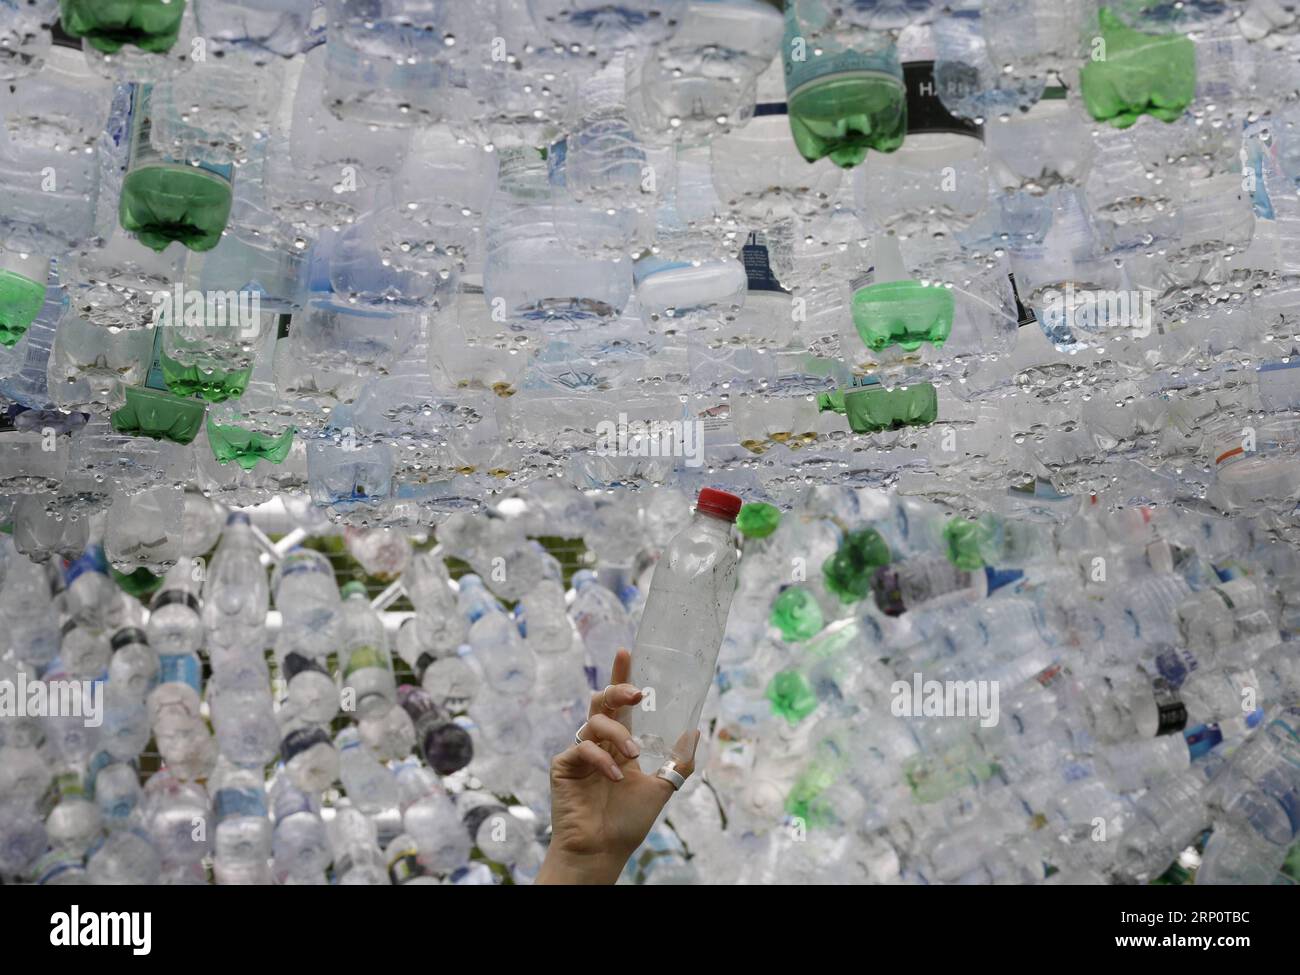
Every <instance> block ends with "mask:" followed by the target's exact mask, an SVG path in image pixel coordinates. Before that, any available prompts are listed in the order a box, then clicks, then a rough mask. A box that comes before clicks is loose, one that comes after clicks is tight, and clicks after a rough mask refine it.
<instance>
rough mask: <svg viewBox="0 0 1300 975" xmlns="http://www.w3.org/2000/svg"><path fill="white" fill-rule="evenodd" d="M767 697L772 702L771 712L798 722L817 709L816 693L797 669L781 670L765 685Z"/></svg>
mask: <svg viewBox="0 0 1300 975" xmlns="http://www.w3.org/2000/svg"><path fill="white" fill-rule="evenodd" d="M766 697H767V699H768V700H769V701H770V702H771V703H772V713H773V714H776V715H780V716H781V717H783V718H785V720H786V721H787V722H789V723H790V724H792V725H795V724H798V723H799V722H800V721H802V720H803V719H804V718H806V717H808V715H810V714H812V713H813V712H814V711H815V710H817V694H816V692H814V691H813V688H812V685H811V684H810V683H808V678H807V677H805V676H804V675H803V674H802V673H801V672H799V671H797V670H783V671H781V673H779V674H777V675H776V676H775V677H773V678H772V680H771V681H770V682H769V683H768V685H767V693H766Z"/></svg>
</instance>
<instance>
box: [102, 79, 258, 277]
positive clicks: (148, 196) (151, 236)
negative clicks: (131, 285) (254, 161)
mask: <svg viewBox="0 0 1300 975" xmlns="http://www.w3.org/2000/svg"><path fill="white" fill-rule="evenodd" d="M152 93H153V86H152V85H135V86H134V89H133V91H132V99H133V104H132V106H131V149H130V156H129V159H128V163H127V172H126V177H125V178H124V179H123V181H122V197H121V200H120V202H119V204H118V219H119V220H120V221H121V223H122V226H123V228H125V229H126V230H128V231H130V232H131V233H133V234H135V235H136V237H137V238H139V240H140V243H142V244H144V245H145V246H146V247H151V248H153V249H154V250H156V251H163V250H166V248H167V246H168V245H169V244H171V243H172V242H173V241H180V242H181V243H182V244H184V245H185V246H186V247H188V248H189V249H190V250H193V251H208V250H211V249H212V248H214V247H216V246H217V244H218V242H219V241H220V240H221V232H222V231H223V230H225V229H226V221H228V220H229V219H230V206H231V203H232V202H233V200H234V193H233V188H232V186H231V179H232V178H233V174H234V167H232V166H218V165H215V164H212V163H205V162H200V163H198V164H196V165H190V164H189V163H186V162H179V161H177V160H175V159H171V158H169V157H166V156H163V155H161V154H160V153H159V152H158V151H157V150H156V149H154V147H153V144H152V143H151V142H150V141H149V132H150V129H151V128H152V123H151V122H150V118H149V111H150V101H151V98H152Z"/></svg>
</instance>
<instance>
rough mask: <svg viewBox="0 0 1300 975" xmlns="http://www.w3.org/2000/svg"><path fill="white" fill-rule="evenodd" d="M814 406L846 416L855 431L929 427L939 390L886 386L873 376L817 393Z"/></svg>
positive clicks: (936, 414)
mask: <svg viewBox="0 0 1300 975" xmlns="http://www.w3.org/2000/svg"><path fill="white" fill-rule="evenodd" d="M817 405H818V407H819V408H820V409H821V412H823V413H825V412H828V411H830V412H835V413H842V414H844V415H845V416H847V417H848V420H849V429H850V430H852V431H853V432H854V433H879V432H880V431H882V430H897V429H898V428H899V427H918V426H928V425H929V424H931V423H933V422H934V421H935V420H936V419H938V417H939V395H938V391H937V390H936V389H935V388H934V386H932V385H931V384H930V383H916V384H915V385H912V386H906V387H899V388H898V389H886V388H885V387H884V386H882V385H880V380H879V379H877V378H876V377H875V376H868V377H866V378H865V379H864V380H862V381H861V382H860V383H859V384H858V385H855V386H849V387H847V388H845V389H837V390H835V391H834V392H831V393H819V394H818V397H817Z"/></svg>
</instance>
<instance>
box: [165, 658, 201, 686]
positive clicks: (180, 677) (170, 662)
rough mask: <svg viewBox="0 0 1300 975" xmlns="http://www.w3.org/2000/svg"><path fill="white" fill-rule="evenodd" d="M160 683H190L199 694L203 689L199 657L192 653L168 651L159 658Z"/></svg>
mask: <svg viewBox="0 0 1300 975" xmlns="http://www.w3.org/2000/svg"><path fill="white" fill-rule="evenodd" d="M158 683H159V684H188V685H189V686H190V687H192V688H194V692H195V693H196V694H197V693H198V692H199V691H200V690H201V689H202V682H201V680H200V673H199V658H198V657H196V656H194V654H192V653H168V654H163V655H162V656H161V657H159V658H158Z"/></svg>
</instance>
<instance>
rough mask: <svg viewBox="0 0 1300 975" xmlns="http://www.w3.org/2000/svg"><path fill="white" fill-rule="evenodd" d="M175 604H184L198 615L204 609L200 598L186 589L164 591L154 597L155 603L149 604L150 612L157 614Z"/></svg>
mask: <svg viewBox="0 0 1300 975" xmlns="http://www.w3.org/2000/svg"><path fill="white" fill-rule="evenodd" d="M173 603H184V604H185V605H186V606H188V607H189V608H190V609H191V610H193V611H194V613H196V614H197V613H199V612H201V610H202V608H203V607H202V606H200V605H199V599H198V597H197V596H195V595H194V593H192V592H189V591H188V590H186V589H164V590H163V591H162V592H160V593H159V594H158V595H156V596H154V597H153V602H152V603H150V604H149V611H150V612H153V613H156V612H158V610H160V609H162V608H163V607H164V606H171V605H172V604H173Z"/></svg>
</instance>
